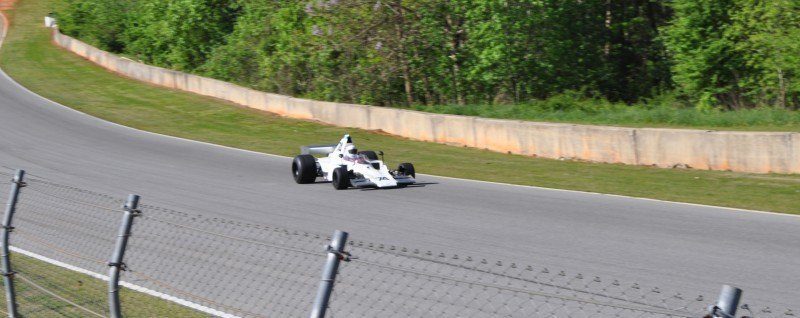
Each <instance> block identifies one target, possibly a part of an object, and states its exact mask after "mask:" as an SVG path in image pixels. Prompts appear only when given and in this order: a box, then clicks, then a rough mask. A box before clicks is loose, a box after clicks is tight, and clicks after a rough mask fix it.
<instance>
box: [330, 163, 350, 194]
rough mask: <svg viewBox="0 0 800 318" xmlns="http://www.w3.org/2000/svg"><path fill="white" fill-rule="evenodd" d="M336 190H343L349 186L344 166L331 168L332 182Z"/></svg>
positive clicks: (348, 177) (348, 178)
mask: <svg viewBox="0 0 800 318" xmlns="http://www.w3.org/2000/svg"><path fill="white" fill-rule="evenodd" d="M331 183H332V184H333V187H334V188H336V190H344V189H347V188H349V187H350V176H349V173H348V171H347V167H346V166H341V167H338V168H336V169H333V178H332V182H331Z"/></svg>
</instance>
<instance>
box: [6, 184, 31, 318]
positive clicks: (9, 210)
mask: <svg viewBox="0 0 800 318" xmlns="http://www.w3.org/2000/svg"><path fill="white" fill-rule="evenodd" d="M24 178H25V170H17V173H16V174H14V179H12V180H11V193H10V194H9V195H8V204H6V213H5V215H4V217H3V225H2V227H0V231H2V237H0V239H2V242H0V244H2V247H3V251H2V255H0V256H2V263H3V272H2V273H0V275H3V284H4V285H5V287H6V310H7V311H8V317H10V318H16V317H17V299H16V295H15V294H14V272H13V271H12V270H11V254H10V252H9V250H8V249H9V246H8V239H9V235H10V234H11V230H12V229H14V228H13V227H12V226H11V220H12V218H13V217H14V212H15V211H16V209H17V199H18V198H19V189H20V188H22V187H24V186H25V182H24V181H23V179H24Z"/></svg>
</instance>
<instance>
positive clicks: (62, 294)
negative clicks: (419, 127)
mask: <svg viewBox="0 0 800 318" xmlns="http://www.w3.org/2000/svg"><path fill="white" fill-rule="evenodd" d="M11 174H12V173H11V171H7V170H4V169H0V187H1V188H2V189H3V190H2V191H0V200H2V201H0V202H6V200H7V199H8V193H7V191H5V189H7V188H8V187H9V185H10V182H9V181H8V180H9V179H10V178H11ZM142 202H143V204H140V205H139V210H141V214H140V215H138V216H137V217H135V218H134V225H133V229H132V236H131V237H130V240H129V242H128V246H127V251H126V254H125V259H124V267H123V269H124V271H123V273H122V281H123V283H122V291H121V307H122V314H123V316H124V317H209V316H222V317H304V316H308V315H309V312H310V311H311V307H312V303H313V302H314V297H315V294H316V292H317V288H318V286H319V284H320V277H321V272H322V268H323V265H324V264H325V261H326V257H327V253H328V252H327V251H326V249H325V246H327V245H328V244H330V241H331V238H330V236H328V235H321V234H316V233H309V232H303V231H295V230H290V229H284V228H278V227H273V226H268V225H262V224H250V223H246V222H240V221H235V220H228V219H223V218H218V217H214V216H210V215H202V214H199V213H192V212H186V211H177V210H172V209H167V208H163V207H159V206H154V205H148V204H146V198H145V199H143V201H142ZM122 205H123V200H122V197H112V196H108V195H104V194H100V193H96V192H92V191H87V190H85V189H81V188H77V187H71V186H66V185H62V184H59V183H55V182H51V181H49V180H45V179H43V178H39V177H29V178H27V186H26V187H24V188H23V190H22V191H21V195H20V198H19V202H18V204H17V211H16V213H15V214H14V222H13V223H14V230H13V233H12V235H11V245H12V256H11V260H12V268H13V270H14V271H16V272H17V274H16V275H14V282H15V287H16V288H15V289H16V291H17V302H18V304H19V313H20V315H21V316H23V317H108V316H109V315H110V312H109V309H108V289H107V288H108V287H107V284H108V283H107V281H108V276H106V273H107V272H108V269H109V258H110V256H111V254H112V251H113V250H114V245H115V239H116V238H117V234H118V233H117V231H118V228H119V225H120V221H121V219H122V216H123V209H122ZM355 237H356V238H357V235H355ZM345 251H346V252H348V253H349V254H351V255H352V258H351V259H349V261H346V262H343V263H342V264H341V265H340V266H339V273H338V276H337V277H336V281H335V286H334V289H333V294H332V297H331V300H330V303H329V306H328V307H329V308H328V311H327V316H328V317H700V316H702V315H704V314H705V313H707V312H708V306H709V305H711V304H714V303H715V297H714V296H715V295H705V296H704V295H700V294H696V293H677V292H674V291H668V290H662V289H660V288H658V287H654V286H643V285H639V284H636V283H632V282H628V281H624V280H616V279H608V278H603V277H596V276H591V275H583V274H578V273H572V272H566V271H561V270H558V269H554V268H545V267H543V266H536V265H533V264H521V263H514V262H507V261H497V260H488V259H483V258H479V257H473V256H470V255H462V254H455V253H442V252H436V251H429V250H424V249H416V248H410V247H403V246H395V245H389V244H379V243H373V242H365V241H359V240H349V241H347V245H346V247H345ZM142 292H146V293H142ZM709 296H711V297H709ZM187 304H192V305H191V306H192V307H193V308H189V307H187V306H186V305H187ZM197 308H200V309H203V310H204V311H205V313H204V312H200V311H198V310H196V309H197ZM1 310H2V312H5V308H2V309H1ZM739 314H740V316H741V315H747V316H750V317H782V318H790V317H794V315H795V314H794V312H792V311H791V310H773V309H770V308H769V307H766V306H764V307H757V308H756V307H753V306H747V305H745V306H743V308H742V309H741V310H740V312H739Z"/></svg>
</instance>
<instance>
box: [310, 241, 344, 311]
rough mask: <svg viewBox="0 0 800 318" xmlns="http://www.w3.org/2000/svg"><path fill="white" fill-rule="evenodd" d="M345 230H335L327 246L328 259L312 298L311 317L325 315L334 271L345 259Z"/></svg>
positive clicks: (334, 276) (331, 290) (334, 274)
mask: <svg viewBox="0 0 800 318" xmlns="http://www.w3.org/2000/svg"><path fill="white" fill-rule="evenodd" d="M347 235H348V234H347V232H342V231H339V230H336V231H335V232H334V233H333V238H332V239H331V245H329V246H328V248H327V250H328V259H327V261H326V262H325V268H324V269H323V270H322V280H321V281H320V283H319V289H318V290H317V297H316V298H315V299H314V308H312V310H311V318H323V317H325V311H326V310H328V300H330V299H331V292H333V283H334V281H336V272H337V271H338V270H339V262H340V261H342V260H345V259H346V255H347V254H346V253H345V252H344V246H345V244H346V243H347Z"/></svg>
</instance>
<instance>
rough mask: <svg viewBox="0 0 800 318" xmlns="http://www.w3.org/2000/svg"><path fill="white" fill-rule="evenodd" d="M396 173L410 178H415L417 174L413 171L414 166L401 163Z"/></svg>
mask: <svg viewBox="0 0 800 318" xmlns="http://www.w3.org/2000/svg"><path fill="white" fill-rule="evenodd" d="M397 172H398V173H400V174H403V175H407V176H411V177H412V178H416V177H417V172H416V171H414V165H412V164H410V163H408V162H404V163H401V164H400V166H399V167H397Z"/></svg>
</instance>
